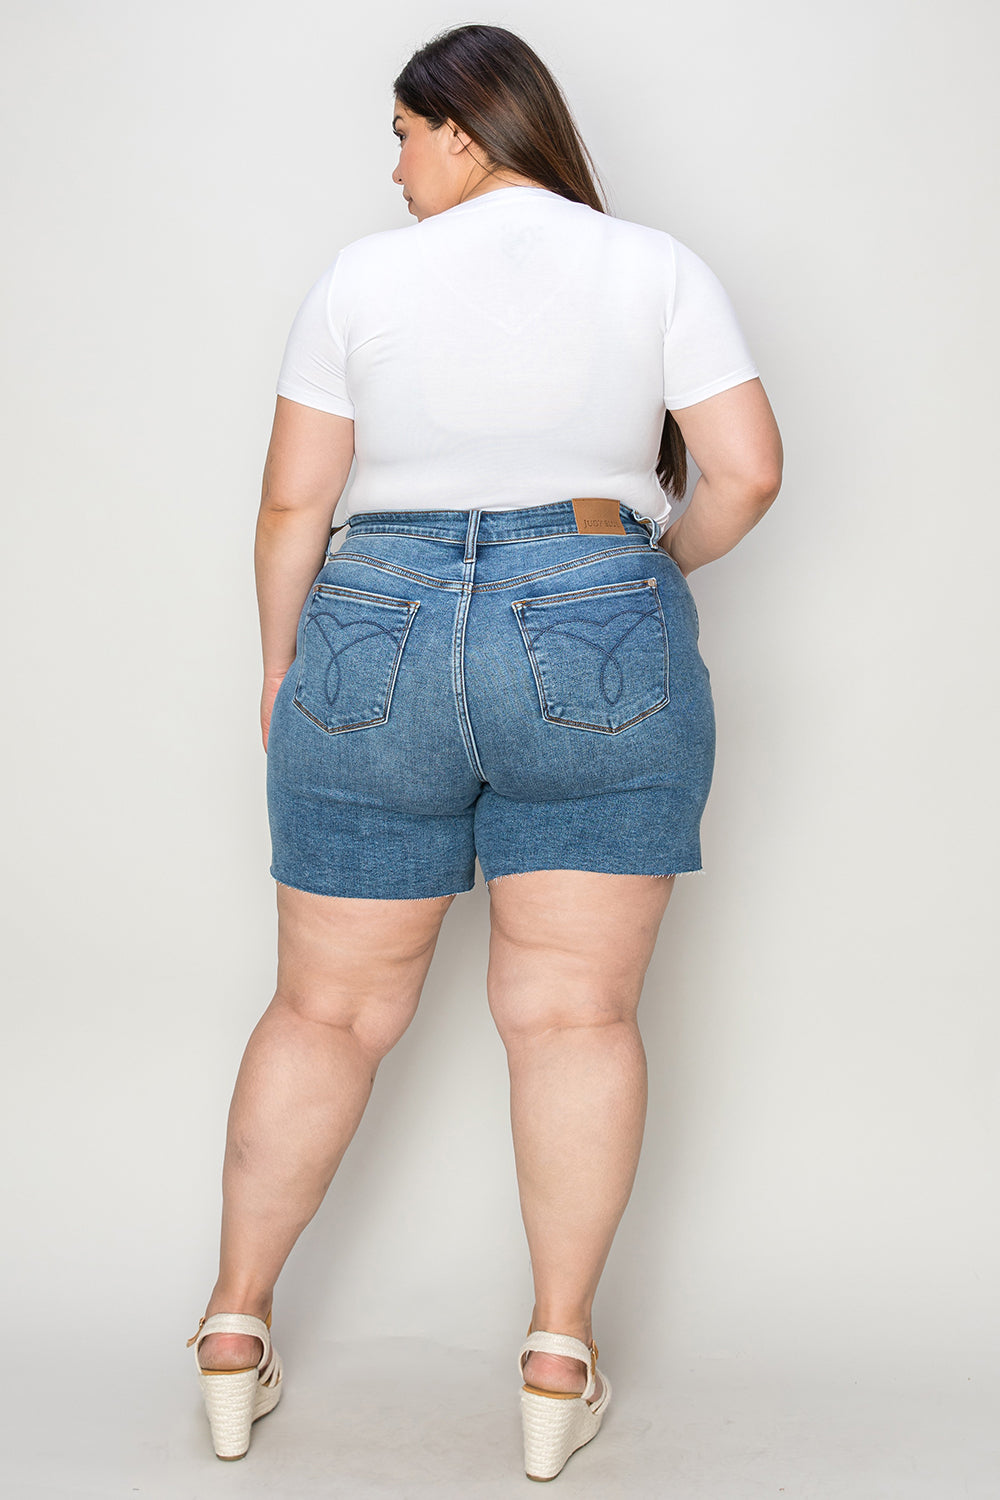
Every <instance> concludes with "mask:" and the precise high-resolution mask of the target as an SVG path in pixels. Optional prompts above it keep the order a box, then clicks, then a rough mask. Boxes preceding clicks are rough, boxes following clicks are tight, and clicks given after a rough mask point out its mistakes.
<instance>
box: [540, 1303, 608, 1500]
mask: <svg viewBox="0 0 1000 1500" xmlns="http://www.w3.org/2000/svg"><path fill="white" fill-rule="evenodd" d="M536 1350H537V1351H538V1353H540V1354H562V1355H565V1356H567V1357H568V1358H570V1359H582V1360H583V1362H584V1364H585V1365H586V1366H587V1371H588V1374H587V1384H586V1387H585V1388H584V1390H583V1391H582V1392H579V1391H565V1392H564V1391H543V1390H541V1389H540V1388H539V1387H538V1386H535V1385H527V1384H522V1386H521V1422H522V1427H523V1430H524V1472H525V1473H526V1474H527V1476H528V1478H529V1479H555V1477H556V1475H557V1474H558V1473H559V1472H560V1471H561V1469H562V1467H563V1465H564V1464H565V1462H566V1460H567V1459H568V1458H569V1456H570V1454H571V1453H575V1452H576V1450H577V1448H582V1447H583V1445H584V1443H589V1442H590V1440H591V1439H592V1438H595V1437H596V1436H597V1434H598V1432H599V1431H600V1428H601V1422H602V1421H603V1419H604V1413H605V1412H606V1411H607V1409H608V1402H609V1401H610V1399H611V1386H610V1385H609V1384H608V1381H607V1378H606V1376H605V1375H604V1373H603V1371H601V1370H599V1369H598V1368H597V1345H596V1344H595V1343H593V1342H591V1345H590V1348H589V1349H588V1348H587V1345H586V1344H585V1343H583V1341H582V1340H581V1339H574V1338H571V1337H570V1336H569V1335H568V1334H565V1333H545V1332H544V1331H543V1330H541V1329H536V1331H535V1332H534V1333H533V1332H532V1331H531V1326H530V1324H529V1327H528V1336H527V1338H526V1339H525V1341H524V1343H523V1344H522V1345H521V1352H520V1354H519V1355H518V1360H517V1368H518V1374H519V1375H520V1377H521V1380H522V1381H524V1361H525V1358H526V1357H527V1356H528V1355H529V1354H531V1353H532V1352H534V1351H536ZM598 1380H600V1383H601V1393H600V1395H599V1396H598V1397H597V1399H596V1400H595V1399H594V1393H595V1391H596V1390H597V1383H598Z"/></svg>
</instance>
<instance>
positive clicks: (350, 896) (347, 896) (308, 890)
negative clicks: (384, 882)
mask: <svg viewBox="0 0 1000 1500" xmlns="http://www.w3.org/2000/svg"><path fill="white" fill-rule="evenodd" d="M271 878H272V879H273V880H274V882H275V884H276V885H283V886H284V887H285V889H286V890H289V891H301V892H302V893H303V894H304V895H306V896H327V897H330V898H331V899H332V900H337V901H340V900H347V901H444V900H446V899H450V898H451V897H453V896H465V895H468V893H469V891H471V890H472V889H473V887H472V886H471V885H467V886H465V887H464V888H463V889H462V890H460V891H442V892H441V893H440V895H437V896H359V895H358V894H357V892H356V891H350V892H344V894H343V895H341V894H340V893H339V892H334V891H320V890H317V889H316V887H315V886H308V885H292V883H291V882H290V881H288V880H282V879H281V878H280V876H278V875H272V877H271Z"/></svg>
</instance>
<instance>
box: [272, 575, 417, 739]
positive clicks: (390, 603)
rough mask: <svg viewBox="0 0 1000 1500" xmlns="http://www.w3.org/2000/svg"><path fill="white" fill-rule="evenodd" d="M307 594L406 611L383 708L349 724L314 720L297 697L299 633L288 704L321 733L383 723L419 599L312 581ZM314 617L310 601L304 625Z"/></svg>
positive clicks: (301, 675)
mask: <svg viewBox="0 0 1000 1500" xmlns="http://www.w3.org/2000/svg"><path fill="white" fill-rule="evenodd" d="M311 594H312V600H313V601H315V600H316V598H317V597H320V596H322V597H332V598H339V597H344V596H346V597H348V598H351V599H358V600H363V601H365V602H366V603H371V604H376V605H379V606H381V607H382V608H383V609H386V610H388V611H390V613H391V612H392V611H398V610H401V609H402V610H404V611H405V612H406V617H407V618H406V623H405V625H404V627H403V631H402V634H401V635H400V638H399V642H398V644H397V647H396V653H395V656H394V657H393V660H392V665H391V667H390V670H389V680H388V685H387V687H386V698H385V710H384V712H383V713H382V714H380V715H379V716H378V717H377V718H374V719H357V720H355V721H354V722H353V723H351V724H332V725H331V724H324V723H323V722H322V720H321V719H317V717H316V715H315V714H313V713H310V711H309V709H308V708H307V707H306V706H305V704H304V703H302V702H301V700H300V697H299V695H300V693H301V691H302V684H303V678H304V675H305V667H306V656H305V636H303V656H302V665H301V666H300V668H299V672H298V676H297V678H296V683H295V691H294V693H293V694H292V706H293V707H294V708H297V709H298V711H299V713H300V714H302V715H303V716H304V717H305V718H307V719H308V720H309V722H310V723H311V724H315V725H316V727H317V729H322V731H323V733H324V734H345V733H347V732H348V731H350V730H357V729H369V728H373V727H377V726H378V725H379V724H385V723H386V722H387V720H388V718H389V713H390V710H391V708H392V695H393V692H394V691H395V687H396V677H397V675H398V673H399V666H400V662H401V661H402V657H403V647H404V646H405V645H406V641H407V638H408V636H409V634H410V627H411V626H412V624H413V621H414V620H415V619H416V616H417V610H418V609H419V608H420V601H419V599H395V598H392V597H390V596H388V595H384V594H372V593H368V592H367V591H365V590H362V589H349V588H341V587H340V586H338V585H333V584H325V583H317V584H314V585H313V588H312V590H311ZM314 618H315V616H314V614H313V608H312V604H310V609H309V614H308V615H307V617H306V621H305V626H306V628H308V626H309V623H310V621H311V620H312V619H314Z"/></svg>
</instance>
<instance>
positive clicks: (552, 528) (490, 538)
mask: <svg viewBox="0 0 1000 1500" xmlns="http://www.w3.org/2000/svg"><path fill="white" fill-rule="evenodd" d="M618 516H619V519H620V520H621V523H622V526H623V528H624V530H625V533H626V535H630V536H645V537H647V538H648V540H649V545H650V546H651V547H655V546H656V545H657V543H658V542H659V540H660V537H661V536H662V535H663V530H664V523H663V521H654V520H653V518H652V517H651V516H644V515H643V514H642V512H641V511H638V510H635V509H633V507H632V506H630V505H625V504H624V503H623V502H622V501H619V503H618ZM345 525H346V526H347V527H349V529H350V531H351V533H352V534H353V533H355V532H359V533H362V534H364V535H365V536H372V535H380V534H390V535H391V534H392V533H394V532H395V533H399V534H403V535H406V536H419V537H426V538H429V539H431V540H435V541H443V542H468V541H469V540H470V539H475V540H476V541H478V542H510V541H523V542H527V541H531V540H533V539H534V538H538V537H547V536H567V535H570V536H578V535H583V534H584V533H581V532H579V530H578V528H577V524H576V513H575V511H574V509H573V502H572V500H556V501H554V502H553V503H552V504H550V505H522V506H518V507H517V508H516V509H513V510H367V511H360V512H359V513H358V514H357V515H354V516H351V517H350V518H349V519H348V520H347V521H346V523H345ZM340 529H341V528H340V527H339V526H338V527H335V528H334V530H335V531H339V530H340ZM586 534H587V535H591V536H593V535H605V536H614V535H617V533H615V532H604V533H599V532H598V533H595V532H589V533H586Z"/></svg>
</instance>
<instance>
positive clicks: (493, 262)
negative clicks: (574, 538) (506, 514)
mask: <svg viewBox="0 0 1000 1500" xmlns="http://www.w3.org/2000/svg"><path fill="white" fill-rule="evenodd" d="M758 373H759V372H758V369H757V366H756V365H755V364H754V362H753V359H752V357H751V354H750V350H749V348H748V347H747V344H746V341H745V339H744V336H743V333H742V331H741V329H740V326H739V324H738V322H737V319H736V314H735V312H734V310H733V306H732V304H731V302H730V300H729V297H728V295H727V294H726V292H725V290H724V288H723V287H722V285H721V283H720V282H719V280H718V278H717V277H716V276H715V274H714V272H713V271H711V270H710V269H709V267H708V266H707V265H706V264H705V262H704V261H703V260H701V259H700V258H699V257H698V256H697V255H696V254H695V253H694V251H693V250H689V249H688V248H687V247H686V246H685V245H682V244H681V243H680V241H679V240H676V239H674V237H673V236H672V235H670V234H666V233H665V232H664V231H662V230H659V229H650V228H648V227H647V226H646V225H644V224H634V223H632V222H631V221H630V220H628V219H618V218H614V217H613V216H612V215H610V214H604V213H599V212H598V211H597V210H596V209H593V208H590V207H588V206H587V205H586V204H583V203H572V202H570V200H569V199H568V198H563V197H561V196H560V195H559V194H558V193H552V192H549V190H548V189H547V188H539V187H522V186H518V187H504V188H496V189H494V190H492V191H491V192H488V193H484V194H483V195H482V196H480V197H478V198H471V199H468V200H467V201H466V202H464V203H459V204H457V205H456V206H455V207H454V208H449V209H446V210H444V211H443V212H442V213H438V214H433V215H431V216H430V217H429V218H426V219H423V220H421V221H420V222H419V223H416V224H413V225H407V226H405V227H404V228H401V229H389V230H384V231H382V232H380V233H377V234H369V235H365V236H364V237H363V238H362V239H359V240H354V241H353V242H352V243H351V244H349V245H346V246H345V247H344V248H343V249H342V250H341V251H340V252H339V254H338V255H337V257H336V259H335V260H334V262H333V264H332V265H330V266H329V267H328V268H327V269H326V270H325V271H324V272H323V274H322V276H320V278H319V280H318V281H317V282H315V284H314V285H313V287H312V288H311V290H310V291H309V292H308V293H307V295H306V297H305V300H304V301H303V303H302V305H301V306H300V308H299V310H298V312H297V314H296V316H295V320H294V322H293V324H292V328H291V332H290V333H289V336H288V341H287V344H286V347H285V353H284V358H283V360H282V364H281V369H280V372H279V375H278V382H277V392H278V394H279V395H281V396H287V397H288V398H289V399H290V400H292V401H299V402H302V403H303V405H305V406H313V407H318V408H319V409H320V410H321V411H327V412H334V413H336V414H338V415H340V416H344V417H351V418H353V420H354V444H355V467H354V469H353V471H352V475H351V479H350V481H349V483H348V485H347V487H346V489H345V493H344V497H343V499H342V501H341V503H340V505H339V506H338V509H337V518H338V521H346V520H347V518H348V517H349V516H353V515H357V514H359V513H360V512H362V511H373V510H444V509H447V510H471V509H473V508H479V509H483V510H508V509H511V508H512V507H516V506H525V505H548V504H551V503H552V502H553V501H557V500H569V499H573V498H574V497H578V496H585V495H601V496H610V497H611V498H613V499H616V500H620V501H623V502H624V503H625V504H626V505H629V506H631V507H634V508H635V509H636V510H638V511H640V512H641V513H642V514H643V515H646V516H651V517H653V518H654V519H657V520H665V519H666V518H667V516H668V515H669V513H670V510H671V506H670V503H669V502H668V500H667V497H666V495H665V494H664V492H663V489H662V488H661V486H660V484H659V481H658V480H657V477H656V462H657V456H658V451H659V445H660V433H661V431H662V428H663V419H664V412H665V410H675V409H677V408H680V407H684V406H691V405H693V404H694V403H695V402H696V401H704V400H705V398H706V397H708V396H714V395H716V394H717V393H718V392H719V391H724V390H727V389H728V388H729V387H730V386H734V385H739V384H740V383H741V382H742V381H745V380H752V379H753V378H754V376H756V375H757V374H758Z"/></svg>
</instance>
